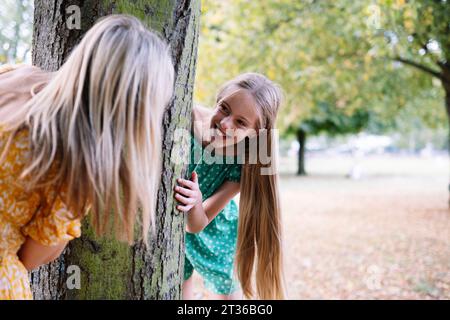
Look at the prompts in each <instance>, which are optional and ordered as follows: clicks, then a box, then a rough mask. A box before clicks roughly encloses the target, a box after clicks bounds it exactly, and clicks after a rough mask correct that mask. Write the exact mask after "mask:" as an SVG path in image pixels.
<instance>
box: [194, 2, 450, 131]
mask: <svg viewBox="0 0 450 320" xmlns="http://www.w3.org/2000/svg"><path fill="white" fill-rule="evenodd" d="M448 7H449V3H448V1H447V2H444V1H431V0H430V1H409V2H408V3H405V2H404V1H382V0H379V1H369V0H367V1H354V2H350V1H345V0H336V1H293V0H267V1H245V0H235V1H227V2H226V3H225V2H217V1H211V0H207V1H204V6H203V16H202V30H201V38H200V46H199V65H198V71H197V81H196V91H195V99H196V101H198V102H200V103H203V104H206V105H213V104H214V101H215V100H214V98H215V94H216V92H217V89H218V88H219V86H220V85H221V84H222V83H223V82H225V81H226V80H228V79H230V78H232V77H234V76H236V75H237V74H239V73H242V72H246V71H256V72H261V73H264V74H266V75H267V76H268V77H269V78H270V79H272V80H274V81H276V82H278V83H280V84H281V86H282V87H283V88H284V91H285V104H284V106H283V108H282V110H281V111H280V115H279V122H278V127H279V128H280V129H282V130H284V132H286V133H289V132H292V128H296V127H298V126H299V125H301V124H302V123H304V124H303V126H309V127H311V126H312V123H314V124H315V125H314V126H315V127H317V129H314V130H313V129H311V130H312V132H316V131H321V132H322V131H325V132H326V131H328V133H330V134H339V133H341V132H350V131H357V130H361V129H363V128H366V129H370V130H372V131H385V130H390V129H395V128H396V127H397V128H399V126H398V125H399V123H401V124H402V126H403V127H404V125H405V124H407V123H412V122H413V121H411V120H412V119H416V118H418V119H420V121H422V122H423V123H424V125H426V126H430V127H436V128H442V127H443V126H445V124H446V120H445V119H446V118H445V117H446V115H445V111H444V108H443V107H442V105H443V90H442V86H441V83H440V81H439V80H437V79H435V80H433V77H431V76H430V75H429V74H428V73H425V72H423V71H422V70H419V69H417V68H413V67H411V66H409V65H405V64H403V63H400V62H398V61H396V60H395V58H396V57H398V56H401V57H404V58H411V59H413V58H416V57H417V58H418V60H417V61H418V63H421V64H425V65H426V66H429V67H430V66H431V65H432V64H433V63H434V64H435V66H436V61H437V60H436V59H439V58H443V57H447V55H448V54H447V53H445V52H444V50H443V51H442V52H440V53H437V52H431V49H429V50H428V51H427V52H425V53H424V54H423V55H421V54H420V53H419V52H418V51H417V50H419V49H417V46H416V41H415V40H414V41H412V42H411V39H412V38H411V36H412V37H413V38H414V39H416V38H417V39H419V38H421V39H427V43H430V44H431V47H432V48H434V47H436V44H435V42H438V43H439V44H438V46H439V47H444V46H445V45H446V43H447V42H448V41H449V40H448V39H449V37H448V34H449V32H448V31H446V28H448V25H449V17H450V14H448ZM430 8H431V9H430ZM433 12H434V13H436V12H439V13H438V14H437V15H435V14H433ZM430 13H431V15H430ZM445 31H446V33H444V32H445ZM419 35H420V37H419ZM397 38H398V41H397V40H396V39H397ZM393 39H394V40H393ZM404 39H406V40H407V41H406V42H405V41H404ZM408 39H410V40H408ZM400 40H401V41H400ZM395 41H397V42H395ZM421 53H423V52H422V51H421ZM431 57H433V58H434V60H433V59H431ZM427 59H428V60H427ZM324 105H326V106H327V107H326V110H324ZM405 111H407V112H405ZM369 114H370V116H368V115H369ZM400 115H401V117H402V118H401V119H399V117H400ZM324 117H325V118H326V117H330V119H331V120H326V121H325V120H323V121H322V120H320V121H318V119H322V118H324ZM346 117H347V119H346V120H344V119H345V118H346ZM336 119H339V121H337V120H336ZM356 119H359V120H356ZM364 119H367V121H362V120H364ZM319 123H320V125H319ZM332 124H333V125H332ZM334 124H341V125H343V126H344V128H342V129H341V128H338V126H336V125H334ZM363 124H364V125H363ZM352 125H354V127H353V128H351V126H352ZM413 127H414V126H413ZM319 128H320V130H319Z"/></svg>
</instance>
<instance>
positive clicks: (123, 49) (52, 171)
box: [0, 15, 174, 299]
mask: <svg viewBox="0 0 450 320" xmlns="http://www.w3.org/2000/svg"><path fill="white" fill-rule="evenodd" d="M2 71H3V73H2V74H1V75H0V299H31V298H32V294H31V290H30V285H29V282H28V273H27V270H31V269H34V268H36V267H38V266H39V265H41V264H45V263H48V262H50V261H52V260H53V259H55V258H56V257H58V256H59V254H60V253H61V252H62V250H63V249H64V247H65V246H66V244H67V242H68V241H69V240H71V239H73V238H75V237H78V236H79V235H80V219H81V218H82V217H83V215H84V214H85V212H86V210H87V209H88V208H91V211H90V212H91V213H92V223H93V226H94V228H95V229H96V231H97V232H98V233H99V234H103V233H104V232H106V231H109V229H107V228H106V227H105V226H107V225H108V226H109V225H110V224H109V222H110V221H111V219H113V221H114V223H115V230H116V231H117V236H118V237H119V238H120V239H126V240H128V241H129V242H131V241H132V240H133V230H134V225H135V221H136V215H137V212H138V211H137V207H138V206H139V207H141V208H142V217H141V220H142V232H143V237H144V239H145V240H146V238H147V231H148V229H149V225H150V224H151V222H152V220H153V217H152V212H153V210H154V203H155V194H156V189H157V185H158V176H159V173H160V169H159V166H160V163H159V159H160V154H159V152H160V147H161V129H160V127H161V120H162V114H163V111H164V108H165V106H166V105H167V104H168V102H169V100H170V98H171V95H172V90H173V78H174V70H173V65H172V62H171V58H170V53H169V49H168V47H167V45H166V44H165V43H163V41H161V40H160V39H159V38H158V37H157V36H156V35H155V34H153V33H152V32H150V31H148V30H147V29H145V27H144V26H143V25H142V24H141V22H139V20H137V19H135V18H132V17H128V16H121V15H117V16H110V17H107V18H105V19H103V20H101V21H100V22H98V23H97V24H96V25H95V26H94V27H93V28H92V29H91V30H90V31H89V32H87V34H86V35H85V36H84V38H83V40H82V41H81V42H80V44H79V45H78V46H77V47H76V48H75V49H74V50H73V52H72V54H71V55H70V57H69V58H68V60H67V62H66V63H64V65H63V66H62V67H61V68H60V70H59V71H57V72H56V73H54V74H48V73H44V72H43V71H41V70H40V69H38V68H35V67H27V66H23V67H19V68H16V69H13V70H8V69H3V70H2ZM122 198H123V200H122ZM111 212H113V213H111Z"/></svg>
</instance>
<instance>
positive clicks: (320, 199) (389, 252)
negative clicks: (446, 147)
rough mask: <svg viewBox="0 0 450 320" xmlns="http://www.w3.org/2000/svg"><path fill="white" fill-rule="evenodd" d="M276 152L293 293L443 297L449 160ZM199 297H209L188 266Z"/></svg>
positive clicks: (446, 290) (449, 292)
mask: <svg viewBox="0 0 450 320" xmlns="http://www.w3.org/2000/svg"><path fill="white" fill-rule="evenodd" d="M307 161H308V165H307V170H308V172H309V175H308V176H307V177H298V176H295V175H294V174H293V172H295V159H282V160H281V165H280V167H281V170H280V173H281V179H280V180H281V181H280V193H281V202H282V210H283V225H284V245H285V266H286V268H285V279H286V283H287V291H288V298H290V299H450V210H449V192H448V181H449V162H448V160H447V158H446V157H445V156H436V157H411V156H387V155H382V156H369V157H366V158H363V159H358V163H359V165H360V168H361V173H362V175H361V177H360V179H358V180H352V179H349V178H347V177H346V174H347V173H348V171H349V169H350V168H351V167H352V165H353V164H354V163H355V160H354V159H353V158H351V157H349V156H332V157H330V156H324V155H323V156H315V157H310V158H308V159H307ZM195 283H196V298H198V299H201V298H208V297H209V296H208V292H207V291H205V290H204V288H203V286H202V282H201V279H200V277H199V276H198V275H197V274H195Z"/></svg>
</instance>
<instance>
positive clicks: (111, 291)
mask: <svg viewBox="0 0 450 320" xmlns="http://www.w3.org/2000/svg"><path fill="white" fill-rule="evenodd" d="M71 5H77V6H78V7H79V8H80V9H81V30H69V29H68V28H67V25H66V19H67V18H68V15H71V14H72V12H66V10H67V8H68V7H69V6H71ZM111 13H127V14H131V15H134V16H137V17H138V18H140V19H141V20H142V21H144V22H145V23H146V24H147V25H148V26H149V27H151V28H152V29H153V30H156V31H158V32H159V33H160V34H161V35H162V36H163V37H164V38H165V39H167V41H168V42H169V43H170V45H171V50H172V57H173V60H174V63H175V70H176V80H175V81H176V83H175V94H174V99H173V103H172V104H171V105H170V107H169V108H168V111H167V112H166V114H165V116H164V120H163V127H164V141H163V155H162V157H163V170H162V173H161V186H160V189H159V192H158V205H157V212H156V221H157V223H156V230H157V231H156V234H155V235H152V236H151V238H152V239H153V241H152V243H151V247H150V248H149V249H148V250H147V249H145V247H144V246H143V244H142V243H137V244H135V245H133V246H131V247H130V246H128V245H126V244H124V243H119V242H117V241H115V240H113V239H101V238H98V237H96V236H95V235H94V233H93V231H92V229H91V228H90V227H89V224H88V222H86V221H85V222H84V224H83V235H82V237H81V238H80V239H76V240H74V241H72V242H71V243H70V244H69V246H68V248H67V249H66V251H65V252H64V254H63V255H62V256H61V258H60V259H59V260H58V261H56V262H53V263H51V264H50V265H48V266H45V267H42V268H40V269H39V270H37V271H35V272H33V273H32V275H31V282H32V287H33V293H34V297H35V299H179V298H180V292H181V283H182V277H183V264H184V219H183V215H180V214H177V213H176V212H175V210H174V205H173V202H174V201H173V186H174V183H175V179H176V178H177V177H179V176H181V175H183V174H184V171H185V166H184V165H182V164H176V163H173V162H172V161H170V159H171V157H172V156H173V153H174V152H177V151H176V150H185V149H186V148H188V145H187V143H186V142H183V141H181V140H180V141H175V139H174V131H175V129H176V128H186V129H187V128H189V126H190V118H191V117H190V113H191V109H192V90H193V84H194V77H195V65H196V59H197V42H198V32H199V18H200V0H140V1H123V0H72V1H69V0H35V17H34V35H33V64H34V65H37V66H39V67H41V68H43V69H45V70H51V71H54V70H57V69H58V68H59V67H60V66H61V64H62V63H63V62H64V60H65V59H66V57H67V56H68V54H69V53H70V51H71V50H72V49H73V47H74V46H75V45H76V44H77V43H78V42H79V41H80V39H81V37H82V36H83V34H84V33H85V32H86V31H87V30H88V29H89V28H90V27H91V26H92V25H93V24H94V23H95V21H96V20H97V19H98V18H99V17H101V16H104V15H107V14H111ZM70 266H78V267H79V268H80V270H81V289H69V288H68V287H67V280H68V278H70V276H71V274H70V270H71V269H72V268H70Z"/></svg>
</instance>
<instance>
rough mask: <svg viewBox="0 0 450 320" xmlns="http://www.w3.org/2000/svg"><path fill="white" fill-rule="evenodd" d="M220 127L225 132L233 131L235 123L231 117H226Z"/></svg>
mask: <svg viewBox="0 0 450 320" xmlns="http://www.w3.org/2000/svg"><path fill="white" fill-rule="evenodd" d="M220 126H221V127H222V129H223V130H227V129H233V123H232V121H231V118H230V117H225V118H223V119H222V120H221V121H220Z"/></svg>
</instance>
